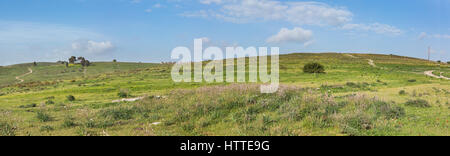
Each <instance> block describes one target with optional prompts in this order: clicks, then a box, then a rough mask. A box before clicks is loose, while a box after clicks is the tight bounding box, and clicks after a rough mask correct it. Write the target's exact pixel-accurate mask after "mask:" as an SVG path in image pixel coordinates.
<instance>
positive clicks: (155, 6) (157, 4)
mask: <svg viewBox="0 0 450 156" xmlns="http://www.w3.org/2000/svg"><path fill="white" fill-rule="evenodd" d="M162 7H163V6H162V5H161V4H159V3H156V4H155V5H153V8H162Z"/></svg>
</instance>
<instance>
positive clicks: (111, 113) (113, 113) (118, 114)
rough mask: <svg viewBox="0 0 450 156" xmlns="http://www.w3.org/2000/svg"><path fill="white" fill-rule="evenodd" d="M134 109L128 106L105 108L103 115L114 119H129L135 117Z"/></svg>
mask: <svg viewBox="0 0 450 156" xmlns="http://www.w3.org/2000/svg"><path fill="white" fill-rule="evenodd" d="M134 113H135V112H134V111H133V110H132V109H128V108H112V109H107V110H104V111H103V112H102V113H101V116H103V117H105V118H108V117H109V118H112V119H114V120H129V119H132V118H133V115H134Z"/></svg>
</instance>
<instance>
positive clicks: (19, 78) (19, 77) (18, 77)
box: [16, 68, 33, 83]
mask: <svg viewBox="0 0 450 156" xmlns="http://www.w3.org/2000/svg"><path fill="white" fill-rule="evenodd" d="M28 71H29V72H28V73H25V74H23V75H20V76H16V80H19V81H20V82H19V83H22V82H24V81H25V80H23V79H21V77H24V76H27V75H30V74H33V69H31V68H28Z"/></svg>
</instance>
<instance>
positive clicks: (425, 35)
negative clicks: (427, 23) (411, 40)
mask: <svg viewBox="0 0 450 156" xmlns="http://www.w3.org/2000/svg"><path fill="white" fill-rule="evenodd" d="M418 38H419V40H423V39H425V38H435V39H450V35H447V34H428V33H426V32H421V33H420V34H419V36H418Z"/></svg>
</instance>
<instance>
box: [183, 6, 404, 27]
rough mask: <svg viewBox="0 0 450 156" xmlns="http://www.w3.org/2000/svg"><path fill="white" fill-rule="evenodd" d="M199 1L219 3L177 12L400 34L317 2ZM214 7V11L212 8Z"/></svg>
mask: <svg viewBox="0 0 450 156" xmlns="http://www.w3.org/2000/svg"><path fill="white" fill-rule="evenodd" d="M199 2H200V3H201V4H205V5H212V4H215V5H217V6H219V7H220V8H219V9H215V10H199V11H193V12H185V13H183V14H181V15H182V16H185V17H202V18H216V19H220V20H224V21H227V22H233V23H248V22H258V21H284V22H288V23H290V24H293V25H297V26H302V25H314V26H334V27H336V28H340V29H342V30H350V31H368V32H374V33H378V34H388V35H400V34H402V33H403V31H402V30H400V29H398V28H396V27H394V26H391V25H387V24H381V23H372V24H354V22H352V21H353V13H352V12H350V11H349V10H347V9H346V8H344V7H337V6H330V5H327V4H325V3H321V2H286V1H280V0H199ZM216 10H218V11H216Z"/></svg>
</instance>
